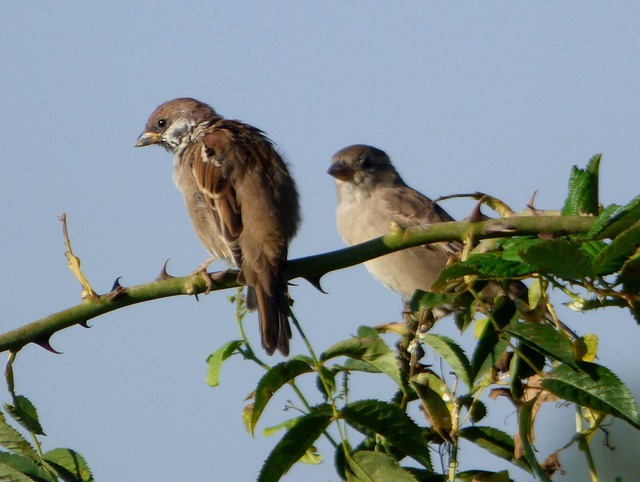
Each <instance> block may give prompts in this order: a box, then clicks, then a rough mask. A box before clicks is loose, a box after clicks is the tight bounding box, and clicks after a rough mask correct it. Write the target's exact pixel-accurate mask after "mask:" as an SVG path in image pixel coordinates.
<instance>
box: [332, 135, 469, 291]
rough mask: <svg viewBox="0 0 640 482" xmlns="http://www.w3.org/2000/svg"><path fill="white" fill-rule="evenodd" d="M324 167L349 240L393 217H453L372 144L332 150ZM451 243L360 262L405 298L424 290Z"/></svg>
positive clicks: (413, 220) (383, 228) (372, 233)
mask: <svg viewBox="0 0 640 482" xmlns="http://www.w3.org/2000/svg"><path fill="white" fill-rule="evenodd" d="M328 173H329V174H330V175H332V176H333V177H334V178H335V181H336V191H337V194H338V208H337V211H336V222H337V225H338V231H339V232H340V235H341V236H342V239H343V240H344V242H345V243H346V244H348V245H353V244H358V243H362V242H364V241H368V240H369V239H373V238H376V237H379V236H383V235H385V234H387V233H388V232H389V228H390V224H391V223H392V222H397V223H398V224H400V225H401V226H403V227H405V228H410V227H414V226H426V225H429V224H433V223H440V222H444V221H453V218H451V216H449V215H448V214H447V213H446V212H445V211H444V210H443V209H442V208H440V206H438V205H437V204H435V203H434V202H433V201H432V200H431V199H429V198H428V197H426V196H424V195H422V194H420V193H419V192H418V191H416V190H414V189H411V188H410V187H409V186H407V184H405V182H404V181H403V180H402V178H401V177H400V175H399V174H398V172H397V171H396V170H395V168H394V167H393V164H391V160H390V159H389V156H388V155H387V154H386V153H385V152H384V151H381V150H380V149H376V148H375V147H371V146H366V145H361V144H356V145H353V146H349V147H345V148H344V149H341V150H340V151H338V152H336V153H335V154H334V155H333V157H332V158H331V167H329V171H328ZM458 251H459V246H457V245H456V244H454V243H435V244H429V245H424V246H418V247H415V248H409V249H405V250H402V251H397V252H395V253H391V254H387V255H385V256H382V257H379V258H376V259H372V260H370V261H367V262H365V263H364V265H365V266H366V267H367V269H368V270H369V272H370V273H371V275H372V276H373V277H374V278H376V279H377V280H378V281H380V282H381V283H382V284H384V285H385V286H386V287H388V288H390V289H392V290H393V291H395V292H397V293H400V294H401V295H402V296H404V297H405V298H407V299H409V298H411V296H412V295H413V293H414V291H415V290H417V289H421V290H424V291H427V290H429V288H431V285H432V284H433V282H434V281H435V279H436V278H437V276H438V274H439V273H440V271H441V270H442V268H444V266H445V264H446V263H447V260H448V259H449V257H450V256H451V255H452V254H455V253H457V252H458Z"/></svg>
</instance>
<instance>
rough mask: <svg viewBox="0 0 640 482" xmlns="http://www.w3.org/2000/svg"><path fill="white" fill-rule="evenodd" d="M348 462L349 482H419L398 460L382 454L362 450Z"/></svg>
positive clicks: (354, 454)
mask: <svg viewBox="0 0 640 482" xmlns="http://www.w3.org/2000/svg"><path fill="white" fill-rule="evenodd" d="M348 462H349V469H350V471H349V472H347V474H346V475H347V482H389V481H393V482H418V480H417V479H416V478H415V477H414V476H413V475H411V473H410V472H408V471H407V470H405V469H403V468H402V467H400V464H398V462H397V460H395V459H394V458H393V457H391V456H390V455H387V454H384V453H382V452H372V451H369V450H360V451H358V452H355V453H353V454H352V455H351V457H350V458H349V461H348Z"/></svg>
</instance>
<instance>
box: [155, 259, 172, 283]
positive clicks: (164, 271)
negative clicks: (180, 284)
mask: <svg viewBox="0 0 640 482" xmlns="http://www.w3.org/2000/svg"><path fill="white" fill-rule="evenodd" d="M167 264H169V259H167V260H166V261H165V262H164V264H163V265H162V269H161V270H160V274H159V275H158V276H157V277H156V279H155V280H156V281H164V280H166V279H171V278H174V276H171V275H170V274H169V273H167Z"/></svg>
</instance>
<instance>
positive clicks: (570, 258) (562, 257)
mask: <svg viewBox="0 0 640 482" xmlns="http://www.w3.org/2000/svg"><path fill="white" fill-rule="evenodd" d="M520 257H521V258H522V259H523V261H524V262H525V263H527V264H528V265H530V266H532V267H533V269H534V271H536V272H539V273H545V274H552V275H554V276H559V277H561V278H568V279H581V278H584V277H586V276H588V275H590V274H591V272H592V267H591V261H590V260H589V258H588V257H587V255H586V254H584V252H583V251H582V250H581V249H580V246H579V245H578V244H576V243H573V242H571V241H567V240H564V239H551V240H541V241H540V242H539V243H537V244H535V245H533V246H530V247H529V248H528V249H526V250H523V251H521V252H520Z"/></svg>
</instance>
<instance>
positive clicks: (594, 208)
mask: <svg viewBox="0 0 640 482" xmlns="http://www.w3.org/2000/svg"><path fill="white" fill-rule="evenodd" d="M601 157H602V156H601V154H596V155H595V156H593V157H592V158H591V159H590V160H589V163H588V165H587V169H586V170H585V169H580V168H579V167H577V166H573V168H572V169H571V177H570V178H569V195H568V197H567V200H566V201H565V204H564V207H563V208H562V214H563V215H565V216H570V215H576V216H577V215H580V214H598V170H599V166H600V158H601Z"/></svg>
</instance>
